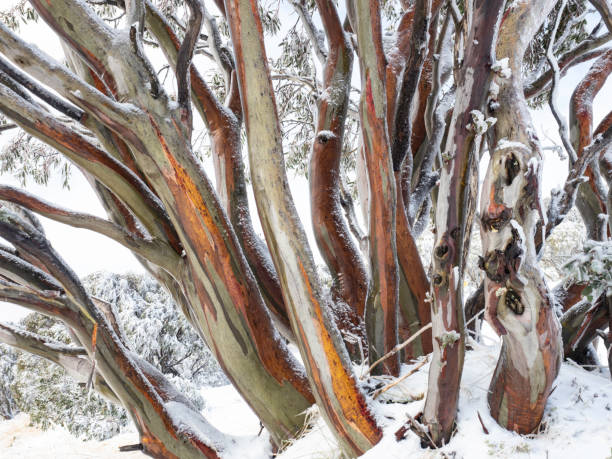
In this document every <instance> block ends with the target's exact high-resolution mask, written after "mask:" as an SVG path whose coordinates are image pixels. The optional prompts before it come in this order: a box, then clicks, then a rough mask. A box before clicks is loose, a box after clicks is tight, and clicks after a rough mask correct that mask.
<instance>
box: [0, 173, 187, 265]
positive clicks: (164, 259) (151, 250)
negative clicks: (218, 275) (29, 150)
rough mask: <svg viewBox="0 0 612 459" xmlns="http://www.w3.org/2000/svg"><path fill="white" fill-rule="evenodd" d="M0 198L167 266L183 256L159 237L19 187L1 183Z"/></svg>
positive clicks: (175, 263) (175, 262)
mask: <svg viewBox="0 0 612 459" xmlns="http://www.w3.org/2000/svg"><path fill="white" fill-rule="evenodd" d="M0 199H2V200H5V201H10V202H12V203H15V204H18V205H20V206H23V207H25V208H27V209H29V210H31V211H33V212H36V213H38V214H39V215H42V216H44V217H47V218H50V219H52V220H55V221H57V222H60V223H64V224H67V225H70V226H73V227H75V228H83V229H88V230H90V231H94V232H96V233H99V234H102V235H104V236H106V237H108V238H110V239H112V240H114V241H115V242H118V243H119V244H121V245H123V246H124V247H126V248H128V249H130V250H131V251H133V252H134V253H136V254H138V255H140V256H142V257H143V258H145V259H147V260H149V261H150V262H152V263H154V264H156V265H158V266H161V267H164V268H167V269H172V267H175V266H176V265H177V262H178V260H179V258H180V257H179V256H178V254H177V253H176V252H175V251H174V250H173V249H172V248H171V247H170V246H169V245H167V244H165V243H164V242H162V241H160V240H159V239H155V240H146V239H143V238H141V237H138V236H136V235H134V234H132V233H130V232H128V231H126V230H125V229H124V228H123V227H121V226H119V225H117V224H115V223H113V222H111V221H108V220H104V219H102V218H99V217H96V216H94V215H89V214H84V213H80V212H74V211H72V210H68V209H65V208H62V207H59V206H55V205H53V204H50V203H48V202H46V201H44V200H42V199H40V198H37V197H36V196H34V195H31V194H29V193H27V192H26V191H22V190H19V189H17V188H13V187H10V186H4V185H0Z"/></svg>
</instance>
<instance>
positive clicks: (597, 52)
mask: <svg viewBox="0 0 612 459" xmlns="http://www.w3.org/2000/svg"><path fill="white" fill-rule="evenodd" d="M610 40H612V33H607V34H605V35H602V36H601V37H597V38H588V39H586V40H584V41H583V42H582V43H580V44H579V45H578V46H576V47H575V48H574V49H572V50H570V51H568V52H566V53H565V54H564V55H563V56H561V58H559V59H558V61H559V70H560V72H561V75H563V73H565V72H566V71H567V70H568V69H569V68H571V67H573V66H574V65H577V64H580V63H582V62H586V61H588V60H591V59H594V58H596V57H599V56H601V55H602V54H603V53H605V52H606V51H608V48H605V49H597V48H599V47H600V46H602V45H605V44H606V43H608V42H609V41H610ZM553 75H554V72H553V71H552V69H550V70H548V71H546V72H545V73H543V74H542V75H541V76H540V77H538V78H537V79H536V80H535V81H533V82H531V83H529V84H528V85H525V87H524V94H525V97H526V98H527V99H531V98H533V97H535V96H537V95H539V94H541V93H542V92H543V91H545V90H546V89H547V88H548V84H549V83H550V81H551V80H552V79H553Z"/></svg>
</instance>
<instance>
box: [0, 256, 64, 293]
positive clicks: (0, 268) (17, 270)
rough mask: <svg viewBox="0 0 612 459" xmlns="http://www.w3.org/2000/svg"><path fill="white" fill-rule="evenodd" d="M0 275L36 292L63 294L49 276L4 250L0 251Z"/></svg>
mask: <svg viewBox="0 0 612 459" xmlns="http://www.w3.org/2000/svg"><path fill="white" fill-rule="evenodd" d="M0 274H2V275H3V276H4V277H5V278H7V279H10V280H11V281H13V282H15V283H17V284H21V285H24V286H27V287H30V288H32V289H34V290H48V291H55V292H58V293H62V292H63V289H62V287H61V286H60V285H59V284H58V283H57V282H56V280H55V279H53V278H52V277H51V276H49V274H47V273H46V272H44V271H43V270H41V269H39V268H38V267H36V266H34V265H32V264H30V263H28V262H27V261H25V260H23V259H22V258H20V257H19V256H17V255H16V254H13V253H11V252H8V251H6V250H4V249H0Z"/></svg>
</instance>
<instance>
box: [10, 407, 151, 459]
mask: <svg viewBox="0 0 612 459" xmlns="http://www.w3.org/2000/svg"><path fill="white" fill-rule="evenodd" d="M135 443H138V434H137V433H135V432H134V433H125V434H121V435H117V436H115V437H113V438H111V439H109V440H106V441H95V440H94V441H87V442H83V441H80V440H79V439H77V438H76V437H74V436H72V435H70V434H69V433H68V432H67V431H66V430H64V429H60V428H57V429H54V430H48V431H46V432H43V431H42V430H40V429H37V428H36V427H31V426H30V419H29V417H28V415H26V414H18V415H17V416H15V418H13V419H11V420H10V421H3V422H0V458H2V459H33V458H37V459H38V458H40V459H93V458H95V459H103V458H104V459H105V458H115V457H120V458H121V459H124V458H125V459H130V458H143V457H145V456H144V455H143V454H142V453H140V452H133V453H119V446H123V445H133V444H135Z"/></svg>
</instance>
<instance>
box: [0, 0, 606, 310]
mask: <svg viewBox="0 0 612 459" xmlns="http://www.w3.org/2000/svg"><path fill="white" fill-rule="evenodd" d="M15 1H16V0H8V2H7V0H4V1H3V2H2V3H3V5H4V6H3V8H6V7H9V6H10V4H11V3H15ZM5 2H6V3H5ZM287 11H290V10H287V9H285V8H282V9H281V13H280V14H282V15H283V16H285V15H286V16H287V18H286V19H287V20H286V21H285V18H283V20H282V21H281V22H282V24H283V26H282V27H283V28H286V27H289V26H291V25H293V24H294V23H295V21H296V19H297V18H296V16H295V14H294V13H293V12H290V13H287ZM20 35H21V36H22V37H25V38H26V39H27V40H28V41H30V42H32V43H35V44H37V45H38V46H39V47H40V48H41V49H43V50H44V51H45V52H47V53H48V54H50V55H52V56H54V57H56V58H58V60H60V61H61V60H62V56H63V54H62V50H61V47H60V44H59V40H58V38H57V36H56V35H55V34H53V33H52V32H51V31H50V30H49V29H48V28H47V27H46V25H45V24H44V22H43V21H39V23H38V24H33V25H28V26H22V28H21V31H20ZM275 51H276V50H274V49H272V50H269V51H268V52H269V54H275ZM152 58H153V59H157V58H156V57H154V54H153V57H152ZM157 62H161V61H157ZM200 62H202V61H200V60H199V59H198V63H200ZM591 63H592V62H590V63H585V64H581V65H578V66H576V67H574V68H572V69H571V70H569V71H568V72H567V74H566V76H565V77H564V78H563V79H562V81H561V87H560V91H559V94H560V96H559V101H558V104H559V107H560V108H561V109H563V111H564V112H565V113H564V115H565V117H566V119H567V117H568V106H569V98H570V96H571V93H572V91H573V89H574V88H575V86H576V85H577V84H578V82H579V81H580V79H581V77H582V76H583V75H584V73H585V72H586V71H587V70H588V68H589V67H590V65H591ZM354 73H355V74H358V69H355V72H354ZM166 84H167V85H172V84H174V83H173V81H172V78H170V77H169V78H168V81H167V82H166ZM357 84H358V80H357ZM610 100H612V79H610V80H608V82H607V83H606V85H605V86H604V87H603V89H602V90H601V91H600V93H599V95H598V97H597V98H596V100H595V103H594V121H595V124H594V125H595V126H596V125H597V123H598V122H599V121H600V120H601V119H602V118H603V117H604V116H605V115H606V114H607V112H608V111H609V110H610V109H611V108H612V107H611V104H610V102H609V101H610ZM533 119H534V124H535V127H536V129H537V131H538V134H539V136H540V139H541V141H542V143H543V144H544V145H550V144H551V141H550V140H549V139H553V141H554V142H556V143H557V144H559V145H560V144H561V143H560V141H559V136H558V131H557V125H556V123H555V121H554V118H553V117H552V114H551V113H550V110H548V108H546V109H544V110H538V111H537V112H533ZM11 135H12V132H11V131H8V132H7V133H5V134H3V135H1V136H0V145H3V144H4V143H5V142H6V141H7V139H9V138H10V136H11ZM544 158H545V161H544V183H543V190H544V195H545V197H546V196H548V195H549V194H550V190H551V189H552V188H553V187H556V186H559V185H560V184H561V183H562V182H563V180H564V179H565V176H566V175H567V164H566V163H565V162H562V161H561V160H560V159H559V157H558V155H557V154H556V153H555V152H552V151H549V150H547V151H545V152H544ZM485 168H486V164H482V165H481V175H484V171H485ZM205 169H206V172H207V174H208V177H209V178H210V179H211V181H213V183H214V173H213V170H212V163H211V161H210V160H209V161H206V164H205ZM0 182H2V183H3V184H10V185H14V186H19V183H18V182H17V181H16V180H15V179H14V178H13V177H10V176H8V175H6V174H5V175H2V176H0ZM289 182H290V185H291V189H292V192H293V196H294V199H295V201H296V206H297V208H298V212H299V214H300V217H301V218H302V222H303V223H304V227H305V229H306V231H307V234H308V236H309V239H310V242H311V247H312V249H313V252H315V257H316V258H317V260H321V258H320V256H319V254H318V253H317V250H316V245H315V244H314V238H313V237H312V230H311V225H310V205H309V198H308V185H307V183H306V181H305V179H303V178H302V177H294V176H293V173H292V172H289ZM70 187H71V188H70V190H66V189H62V187H61V183H60V181H59V180H57V179H55V180H53V179H52V180H51V181H50V184H49V185H48V186H46V187H45V186H39V185H35V184H33V183H32V182H31V181H30V183H29V184H28V187H27V190H28V191H29V192H31V193H33V194H35V195H37V196H40V197H43V198H44V199H46V200H48V201H51V202H54V203H57V204H60V205H62V206H64V207H67V208H71V209H74V210H79V211H83V212H88V213H91V214H95V215H99V216H102V217H105V214H104V211H103V209H102V207H101V205H100V204H99V202H98V200H97V198H96V196H95V194H94V192H93V191H92V189H91V187H90V186H89V184H88V183H87V182H86V180H85V179H84V177H83V176H82V175H81V174H80V172H79V171H78V170H77V169H76V168H73V174H72V180H71V183H70ZM251 210H252V211H253V212H252V213H253V217H254V224H255V226H256V228H257V229H258V232H259V233H260V234H261V230H260V227H259V221H258V219H257V216H256V212H254V210H255V204H254V202H253V200H252V196H251ZM41 220H42V222H43V225H44V227H45V229H46V231H47V236H48V238H49V239H50V240H51V242H52V243H53V245H54V247H55V248H56V249H57V250H58V252H59V253H60V254H61V255H62V256H63V257H64V259H65V260H66V261H67V262H68V264H69V265H70V266H71V267H72V268H73V269H74V270H75V271H76V273H77V274H78V275H80V276H84V275H87V274H89V273H92V272H95V271H100V270H107V271H113V272H120V273H125V272H129V271H136V272H142V271H143V269H142V267H141V266H140V265H139V263H138V262H137V261H136V260H135V258H134V257H133V256H132V255H131V253H130V252H129V251H128V250H127V249H124V248H123V247H121V246H120V245H118V244H117V243H114V242H112V241H110V240H108V239H106V238H104V237H103V236H98V235H96V234H95V233H92V232H89V231H87V230H81V229H74V228H71V227H69V226H66V225H62V224H59V223H55V222H52V221H50V220H47V219H45V218H41ZM0 307H1V308H2V312H1V313H0V317H2V320H16V319H18V318H19V317H21V316H23V315H24V314H25V313H27V311H25V310H24V309H22V308H20V307H17V306H13V305H7V304H2V305H1V306H0Z"/></svg>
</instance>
